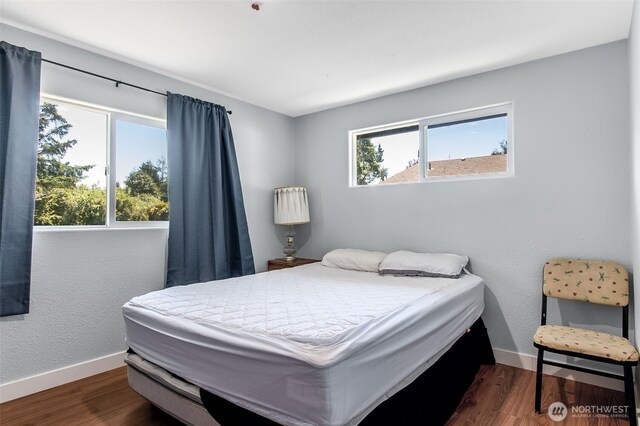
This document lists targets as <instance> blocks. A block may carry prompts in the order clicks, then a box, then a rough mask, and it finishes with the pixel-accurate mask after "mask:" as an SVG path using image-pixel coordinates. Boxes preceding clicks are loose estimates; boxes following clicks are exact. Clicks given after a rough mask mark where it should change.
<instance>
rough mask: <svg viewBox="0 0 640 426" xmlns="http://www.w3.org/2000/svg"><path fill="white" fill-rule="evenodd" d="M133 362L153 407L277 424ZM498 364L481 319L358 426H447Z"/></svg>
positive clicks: (186, 418) (204, 421) (137, 386)
mask: <svg viewBox="0 0 640 426" xmlns="http://www.w3.org/2000/svg"><path fill="white" fill-rule="evenodd" d="M128 357H131V358H133V357H134V356H132V355H128ZM135 357H137V356H135ZM137 359H140V358H139V357H137ZM127 364H128V375H129V385H130V386H131V387H132V388H133V389H134V390H135V391H136V392H137V393H139V394H140V395H142V396H143V397H145V398H146V399H148V400H149V401H150V402H151V403H152V404H154V405H155V406H157V407H158V408H160V409H161V410H163V411H165V412H167V413H168V414H170V415H171V416H173V417H175V418H176V419H178V420H180V421H181V422H183V423H185V424H187V425H197V426H201V425H202V426H209V425H211V426H220V425H222V426H235V425H237V426H241V425H247V424H250V425H252V426H263V425H264V426H267V425H269V426H273V425H277V423H275V422H273V421H272V420H269V419H266V418H264V417H262V416H260V415H258V414H255V413H253V412H251V411H248V410H246V409H243V408H241V407H238V406H237V405H235V404H233V403H231V402H228V401H226V400H225V399H223V398H220V397H218V396H216V395H213V394H211V393H210V392H207V391H206V390H204V389H199V388H198V387H196V386H194V385H192V384H190V383H187V382H185V381H183V380H181V379H180V378H177V377H175V376H172V375H171V374H170V373H168V372H166V371H165V370H162V369H161V368H160V367H157V366H155V365H153V364H151V363H149V362H147V361H143V362H142V363H140V362H137V363H136V362H132V360H131V359H127ZM493 364H495V359H494V357H493V352H492V350H491V343H490V342H489V336H488V335H487V329H486V327H485V326H484V323H483V321H482V318H480V319H478V320H477V321H476V322H475V323H474V324H473V325H472V326H471V328H470V329H469V330H468V331H467V332H466V333H465V334H464V335H463V336H462V337H460V339H458V341H456V343H454V344H453V346H451V348H450V349H449V350H448V351H447V352H445V354H444V355H442V356H441V357H440V359H438V361H436V363H435V364H433V365H432V366H431V367H430V368H429V369H428V370H426V371H425V372H424V373H422V374H421V375H420V376H418V377H417V378H416V379H415V380H413V381H412V382H411V383H410V384H408V385H407V386H406V387H404V388H403V389H401V390H399V391H398V392H397V393H395V394H394V395H392V396H391V397H390V398H389V399H387V400H385V401H384V402H382V403H381V404H380V405H378V406H377V407H376V408H375V409H373V411H371V412H370V413H369V414H368V415H367V416H366V417H365V418H364V419H363V420H362V421H360V422H359V423H358V422H357V421H356V422H355V423H353V424H360V425H362V426H375V425H381V424H402V425H416V426H418V425H424V424H430V425H439V424H444V423H446V421H447V420H448V419H449V417H451V415H452V414H453V413H454V411H455V409H456V407H457V406H458V404H459V403H460V401H461V399H462V397H463V396H464V394H465V392H466V391H467V389H468V388H469V386H470V385H471V383H473V380H474V377H475V375H476V373H477V372H478V370H479V368H480V366H481V365H493ZM214 419H215V420H214Z"/></svg>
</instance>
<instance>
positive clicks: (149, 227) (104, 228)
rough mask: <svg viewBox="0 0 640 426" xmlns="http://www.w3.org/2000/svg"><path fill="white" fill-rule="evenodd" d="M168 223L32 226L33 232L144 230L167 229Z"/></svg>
mask: <svg viewBox="0 0 640 426" xmlns="http://www.w3.org/2000/svg"><path fill="white" fill-rule="evenodd" d="M167 229H169V225H168V224H167V225H162V224H159V225H155V224H153V225H137V224H131V225H125V226H122V225H115V226H106V225H85V226H72V225H69V226H34V227H33V232H34V233H47V232H105V231H145V230H167Z"/></svg>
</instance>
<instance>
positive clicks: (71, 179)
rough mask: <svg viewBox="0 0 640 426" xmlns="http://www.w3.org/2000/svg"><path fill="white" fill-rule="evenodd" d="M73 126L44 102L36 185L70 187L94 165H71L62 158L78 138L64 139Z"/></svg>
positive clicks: (41, 113)
mask: <svg viewBox="0 0 640 426" xmlns="http://www.w3.org/2000/svg"><path fill="white" fill-rule="evenodd" d="M71 127H72V125H71V124H70V123H69V122H68V121H67V120H66V119H65V118H64V117H63V116H62V115H60V113H59V112H58V108H57V105H55V104H51V103H48V102H45V103H43V104H42V107H41V108H40V120H39V123H38V130H39V132H38V171H37V175H36V178H37V180H36V182H37V184H38V185H40V186H41V187H42V188H44V189H51V188H73V187H75V186H76V185H77V184H78V183H79V182H80V181H81V180H82V179H84V176H83V174H84V172H86V171H88V170H89V169H91V168H92V167H94V165H85V166H72V165H70V164H69V162H68V161H67V162H64V161H62V159H63V158H64V156H65V155H66V153H67V151H68V150H69V149H71V148H73V147H74V146H75V145H76V144H77V143H78V140H77V139H66V140H65V138H66V136H67V134H68V133H69V130H70V129H71Z"/></svg>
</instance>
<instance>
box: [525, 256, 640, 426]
mask: <svg viewBox="0 0 640 426" xmlns="http://www.w3.org/2000/svg"><path fill="white" fill-rule="evenodd" d="M543 274H544V277H543V280H542V318H541V320H540V323H541V325H540V327H539V328H538V330H537V331H536V334H535V335H534V336H533V346H535V347H536V348H538V363H537V369H536V402H535V410H536V413H540V399H541V397H542V365H543V364H547V365H553V366H556V367H563V368H569V369H572V370H577V371H582V372H587V373H592V374H597V375H600V376H604V377H610V378H614V379H619V380H623V381H624V389H625V395H626V398H627V404H629V407H628V414H629V423H630V424H631V425H632V426H636V425H637V418H636V403H635V395H634V390H633V375H632V374H633V373H632V368H631V367H633V366H635V365H637V364H638V358H639V357H638V351H637V350H636V348H634V347H633V345H632V344H631V342H629V340H628V339H629V274H628V272H627V270H626V269H625V268H624V267H623V266H622V265H619V264H617V263H613V262H599V261H592V260H588V261H587V260H581V259H560V258H559V259H551V260H549V261H548V262H547V263H546V264H545V265H544V272H543ZM548 297H555V298H559V299H567V300H578V301H582V302H589V303H598V304H601V305H611V306H615V307H621V308H622V337H620V336H616V335H613V334H608V333H601V332H596V331H592V330H584V329H580V328H574V327H565V326H560V325H547V298H548ZM545 351H548V352H553V353H557V354H563V355H568V356H572V357H578V358H585V359H590V360H593V361H600V362H604V363H608V364H614V365H620V366H622V368H623V371H624V375H622V376H620V375H617V374H612V373H606V372H602V371H597V370H592V369H588V368H584V367H578V366H574V365H568V364H563V363H559V362H555V361H549V360H545V359H544V352H545Z"/></svg>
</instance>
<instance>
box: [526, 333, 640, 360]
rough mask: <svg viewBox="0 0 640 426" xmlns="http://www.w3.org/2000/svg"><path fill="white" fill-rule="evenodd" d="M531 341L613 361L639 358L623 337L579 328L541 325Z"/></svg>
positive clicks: (634, 349) (552, 347)
mask: <svg viewBox="0 0 640 426" xmlns="http://www.w3.org/2000/svg"><path fill="white" fill-rule="evenodd" d="M533 341H534V342H535V343H537V344H538V345H541V346H545V347H547V348H551V349H556V350H560V351H566V352H575V353H580V354H585V355H592V356H598V357H602V358H608V359H611V360H613V361H621V362H634V361H638V358H639V356H638V351H637V350H636V348H634V347H633V345H632V344H631V342H629V340H627V339H625V338H624V337H621V336H616V335H613V334H608V333H602V332H599V331H592V330H584V329H581V328H573V327H565V326H562V325H542V326H540V327H539V328H538V331H536V334H535V335H534V336H533Z"/></svg>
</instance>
